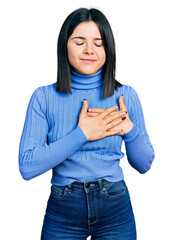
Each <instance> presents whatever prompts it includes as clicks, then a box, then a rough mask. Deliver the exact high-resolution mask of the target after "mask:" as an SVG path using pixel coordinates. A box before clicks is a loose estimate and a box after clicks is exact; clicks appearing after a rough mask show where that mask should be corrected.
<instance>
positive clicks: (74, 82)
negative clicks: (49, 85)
mask: <svg viewBox="0 0 173 240" xmlns="http://www.w3.org/2000/svg"><path fill="white" fill-rule="evenodd" d="M102 84H103V78H102V68H100V70H99V71H98V72H97V73H95V74H93V75H82V74H79V73H76V72H75V71H73V70H71V88H73V89H81V90H87V89H88V90H89V89H94V88H98V87H100V86H102Z"/></svg>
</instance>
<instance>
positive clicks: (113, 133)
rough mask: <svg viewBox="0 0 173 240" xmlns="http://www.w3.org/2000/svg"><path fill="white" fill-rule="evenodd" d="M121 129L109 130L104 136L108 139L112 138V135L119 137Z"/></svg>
mask: <svg viewBox="0 0 173 240" xmlns="http://www.w3.org/2000/svg"><path fill="white" fill-rule="evenodd" d="M122 131H123V130H122V129H115V130H114V129H110V130H109V131H107V132H106V134H105V136H106V137H108V136H112V135H119V134H121V133H122Z"/></svg>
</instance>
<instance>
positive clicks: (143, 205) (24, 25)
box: [0, 0, 173, 240]
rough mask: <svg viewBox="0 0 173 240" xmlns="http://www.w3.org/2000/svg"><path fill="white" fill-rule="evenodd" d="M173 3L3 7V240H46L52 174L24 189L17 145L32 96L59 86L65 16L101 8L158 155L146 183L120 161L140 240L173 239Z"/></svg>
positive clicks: (138, 0) (33, 2) (36, 1)
mask: <svg viewBox="0 0 173 240" xmlns="http://www.w3.org/2000/svg"><path fill="white" fill-rule="evenodd" d="M60 2H61V3H60ZM171 3H172V1H171V0H170V1H168V0H164V1H159V0H157V1H154V0H145V1H142V0H130V1H129V0H121V1H120V0H114V1H100V0H99V1H97V0H95V1H94V0H87V1H86V0H79V1H77V0H76V1H74V0H73V1H67V0H63V1H58V0H57V1H55V0H49V1H48V0H42V1H41V0H30V1H24V0H21V1H20V0H15V1H12V0H6V1H3V3H2V2H1V3H0V34H1V37H0V81H1V83H0V111H1V124H0V132H1V139H0V141H1V143H0V146H1V163H0V164H1V174H0V184H1V188H0V189H1V190H0V191H1V197H0V218H1V231H0V239H3V240H9V239H17V240H31V239H32V240H38V239H40V232H41V227H42V221H43V217H44V213H45V209H46V204H47V200H48V196H49V192H50V179H51V171H49V172H47V173H45V174H43V175H41V176H39V177H37V178H35V179H32V180H30V181H24V180H23V179H22V177H21V175H20V173H19V170H18V149H19V142H20V137H21V133H22V129H23V124H24V119H25V114H26V108H27V105H28V102H29V99H30V97H31V95H32V93H33V91H34V90H35V89H36V88H37V87H38V86H43V85H47V84H51V83H53V82H55V81H56V72H57V63H56V61H57V54H56V51H57V50H56V49H57V38H58V33H59V30H60V27H61V25H62V23H63V21H64V20H65V18H66V17H67V15H68V14H69V13H71V12H72V11H73V10H75V9H76V8H79V7H96V8H98V9H100V10H101V11H103V13H104V14H105V15H106V17H107V18H108V20H109V22H110V24H111V26H112V30H113V32H114V36H115V41H116V56H117V72H116V78H117V80H118V81H120V82H121V83H123V84H127V85H131V86H132V87H134V88H135V89H136V91H137V93H138V95H139V97H140V100H141V103H142V106H143V111H144V116H145V122H146V126H147V131H148V134H149V136H150V140H151V142H152V144H153V146H154V149H155V153H156V156H155V161H154V163H153V165H152V168H151V170H150V171H149V172H147V173H146V174H144V175H141V174H139V173H138V172H137V171H136V170H134V169H133V168H132V167H131V166H130V165H129V164H128V162H127V159H126V157H125V158H124V159H122V160H121V166H122V167H123V170H124V174H125V181H126V183H127V185H128V188H129V191H130V194H131V200H132V205H133V209H134V213H135V217H136V224H137V232H138V240H155V239H157V240H163V239H164V240H165V239H166V240H171V239H173V232H172V224H173V222H172V215H173V207H172V204H173V194H172V192H173V187H172V185H173V184H172V183H173V181H172V167H173V164H172V162H173V157H172V134H173V128H172V103H173V101H172V97H173V93H172V91H173V90H172V85H171V84H172V80H173V72H172V66H173V47H172V45H173V35H172V29H173V26H172V23H173V14H172V6H171ZM123 148H124V146H123Z"/></svg>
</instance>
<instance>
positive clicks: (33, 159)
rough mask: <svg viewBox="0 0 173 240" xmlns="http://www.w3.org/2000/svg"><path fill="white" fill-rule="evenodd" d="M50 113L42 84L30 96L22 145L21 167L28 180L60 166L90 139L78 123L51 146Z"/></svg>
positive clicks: (20, 152) (21, 171) (20, 147)
mask: <svg viewBox="0 0 173 240" xmlns="http://www.w3.org/2000/svg"><path fill="white" fill-rule="evenodd" d="M46 112H47V108H46V100H45V95H44V92H43V90H42V88H41V87H39V88H37V89H36V90H35V92H34V93H33V95H32V97H31V99H30V102H29V105H28V109H27V113H26V118H25V123H24V128H23V132H22V136H21V140H20V146H19V170H20V173H21V175H22V177H23V178H24V179H25V180H29V179H32V178H34V177H36V176H38V175H40V174H42V173H44V172H46V171H48V170H50V169H52V168H54V167H56V166H57V165H58V164H60V163H61V162H62V161H64V160H65V159H66V158H68V156H70V155H71V154H73V153H74V152H75V151H77V149H78V148H80V147H81V145H83V144H84V143H85V142H87V141H88V140H87V138H86V137H85V135H84V133H83V131H82V130H81V128H80V127H79V126H77V127H76V128H75V129H74V130H72V131H71V132H70V133H68V134H66V135H65V136H63V137H62V138H60V139H58V140H57V141H55V142H53V143H50V144H48V145H47V144H46V141H47V135H48V132H49V125H48V121H47V115H46Z"/></svg>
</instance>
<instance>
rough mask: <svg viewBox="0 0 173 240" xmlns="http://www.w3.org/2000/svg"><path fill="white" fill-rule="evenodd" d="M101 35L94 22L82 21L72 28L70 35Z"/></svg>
mask: <svg viewBox="0 0 173 240" xmlns="http://www.w3.org/2000/svg"><path fill="white" fill-rule="evenodd" d="M75 35H78V36H79V35H83V36H85V37H87V36H88V37H94V38H95V37H101V34H100V30H99V28H98V26H97V24H96V23H95V22H92V21H90V22H82V23H80V24H79V25H77V27H76V28H75V29H74V31H73V33H72V35H71V36H75Z"/></svg>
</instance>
